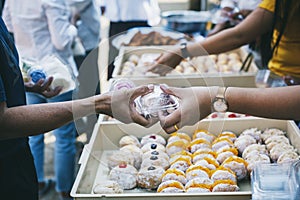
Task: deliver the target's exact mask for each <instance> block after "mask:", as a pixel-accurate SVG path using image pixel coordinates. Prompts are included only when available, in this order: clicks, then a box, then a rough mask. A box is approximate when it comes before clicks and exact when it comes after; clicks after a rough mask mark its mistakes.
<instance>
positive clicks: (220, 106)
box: [213, 98, 228, 112]
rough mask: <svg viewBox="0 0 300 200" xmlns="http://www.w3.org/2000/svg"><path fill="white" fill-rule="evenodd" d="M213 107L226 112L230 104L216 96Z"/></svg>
mask: <svg viewBox="0 0 300 200" xmlns="http://www.w3.org/2000/svg"><path fill="white" fill-rule="evenodd" d="M213 108H214V110H215V111H217V112H225V111H226V110H227V109H228V106H227V104H226V102H225V100H224V99H221V98H216V99H215V101H214V102H213Z"/></svg>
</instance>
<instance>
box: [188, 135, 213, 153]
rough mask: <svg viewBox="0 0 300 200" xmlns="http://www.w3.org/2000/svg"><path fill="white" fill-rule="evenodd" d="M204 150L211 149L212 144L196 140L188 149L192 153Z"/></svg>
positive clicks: (204, 140) (200, 139)
mask: <svg viewBox="0 0 300 200" xmlns="http://www.w3.org/2000/svg"><path fill="white" fill-rule="evenodd" d="M203 148H211V144H210V142H209V141H207V140H206V139H203V138H196V139H194V140H193V141H192V142H191V143H190V145H189V146H188V149H189V151H190V152H191V153H194V152H195V151H197V150H198V149H203Z"/></svg>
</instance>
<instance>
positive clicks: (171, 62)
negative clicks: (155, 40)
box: [148, 51, 182, 76]
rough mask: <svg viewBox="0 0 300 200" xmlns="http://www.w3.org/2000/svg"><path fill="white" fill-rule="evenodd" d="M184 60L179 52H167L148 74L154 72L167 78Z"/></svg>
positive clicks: (157, 60)
mask: <svg viewBox="0 0 300 200" xmlns="http://www.w3.org/2000/svg"><path fill="white" fill-rule="evenodd" d="M181 60H182V56H181V54H180V53H179V51H174V52H171V51H169V52H166V53H163V54H161V55H160V56H159V57H158V58H157V59H156V60H155V63H154V65H152V66H151V67H150V68H149V69H148V72H153V73H156V74H159V75H161V76H165V75H166V74H167V73H169V72H170V71H172V70H173V69H174V68H175V67H176V66H177V65H178V64H179V63H180V62H181Z"/></svg>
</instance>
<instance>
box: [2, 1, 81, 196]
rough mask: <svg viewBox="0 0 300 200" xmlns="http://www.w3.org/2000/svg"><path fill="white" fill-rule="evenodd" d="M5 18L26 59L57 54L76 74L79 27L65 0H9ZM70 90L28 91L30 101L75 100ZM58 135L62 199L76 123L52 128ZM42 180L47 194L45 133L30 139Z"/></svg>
mask: <svg viewBox="0 0 300 200" xmlns="http://www.w3.org/2000/svg"><path fill="white" fill-rule="evenodd" d="M3 19H4V21H5V23H6V25H7V27H8V30H9V31H10V32H11V33H13V36H14V39H15V44H16V47H17V49H18V51H19V53H20V56H21V58H22V59H24V60H30V61H34V62H37V63H38V62H40V61H41V60H42V59H43V58H45V57H46V56H49V55H56V56H57V57H58V58H59V59H61V60H62V61H63V62H64V63H65V64H67V65H68V67H69V68H70V70H71V71H72V76H74V77H76V76H77V75H78V71H77V68H76V64H75V61H74V58H73V55H72V50H71V45H72V43H73V41H74V38H75V37H76V36H77V29H76V27H75V26H73V25H72V24H71V23H70V21H69V19H70V13H69V12H68V9H67V7H66V3H65V1H63V0H31V1H30V3H28V2H26V1H21V2H20V1H16V0H7V1H6V2H5V7H4V12H3ZM72 94H73V91H72V90H69V91H66V92H64V93H60V94H58V95H56V96H54V97H51V98H47V97H45V96H43V95H40V94H38V93H34V92H30V91H29V92H26V99H27V103H28V104H41V103H52V102H63V101H69V100H72ZM53 134H54V135H55V138H56V140H55V148H54V152H55V153H54V171H55V175H54V176H55V178H54V179H55V189H56V191H57V192H58V193H59V196H60V198H61V199H64V198H66V199H68V198H70V195H69V192H70V190H71V187H72V185H73V181H74V176H75V155H76V146H75V140H76V129H75V124H74V122H70V123H68V124H64V126H61V127H59V128H57V129H55V130H54V131H53ZM29 145H30V148H31V152H32V154H33V157H34V163H35V168H36V172H37V177H38V182H39V194H40V195H41V196H42V195H44V194H46V193H47V192H48V191H49V189H50V187H51V185H52V180H51V179H45V175H44V149H45V144H44V134H42V133H41V134H39V135H35V136H32V137H30V138H29Z"/></svg>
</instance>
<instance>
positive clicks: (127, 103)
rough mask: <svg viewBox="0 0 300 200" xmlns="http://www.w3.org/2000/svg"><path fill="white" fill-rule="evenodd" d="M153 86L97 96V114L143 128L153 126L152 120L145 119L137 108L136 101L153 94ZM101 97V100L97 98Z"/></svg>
mask: <svg viewBox="0 0 300 200" xmlns="http://www.w3.org/2000/svg"><path fill="white" fill-rule="evenodd" d="M152 90H153V88H151V86H139V87H136V88H131V89H123V90H115V91H111V92H108V93H105V94H102V95H98V96H95V109H96V112H97V113H100V112H101V113H104V114H107V115H109V116H113V117H114V118H116V119H118V120H119V121H121V122H123V123H126V124H128V123H132V122H135V123H137V124H140V125H142V126H151V125H152V122H151V120H150V119H145V118H144V117H143V116H142V115H141V114H140V113H139V112H138V111H137V110H136V107H135V103H134V100H135V99H136V98H137V97H139V96H141V95H146V94H148V93H150V92H152ZM97 97H99V98H97Z"/></svg>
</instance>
